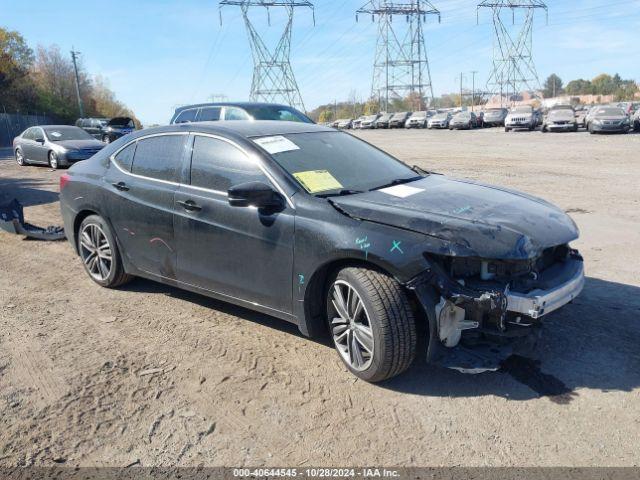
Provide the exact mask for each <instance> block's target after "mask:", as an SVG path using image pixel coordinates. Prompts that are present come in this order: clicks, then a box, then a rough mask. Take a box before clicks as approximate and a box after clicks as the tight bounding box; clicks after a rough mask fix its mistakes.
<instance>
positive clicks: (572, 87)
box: [542, 73, 640, 101]
mask: <svg viewBox="0 0 640 480" xmlns="http://www.w3.org/2000/svg"><path fill="white" fill-rule="evenodd" d="M639 91H640V89H639V88H638V84H637V83H636V82H635V81H634V80H623V79H622V77H621V76H620V75H618V74H617V73H616V74H615V75H608V74H606V73H603V74H601V75H598V76H597V77H595V78H593V79H591V80H585V79H582V78H580V79H577V80H571V81H570V82H569V83H567V84H566V85H565V84H564V82H563V81H562V79H561V78H560V77H559V76H558V75H556V74H555V73H553V74H551V75H549V77H548V78H547V80H546V81H545V82H544V86H543V89H542V93H543V95H544V96H545V98H552V97H557V96H560V95H575V96H577V95H602V96H605V95H613V96H614V99H615V100H616V101H624V100H633V99H634V96H635V94H636V93H638V92H639Z"/></svg>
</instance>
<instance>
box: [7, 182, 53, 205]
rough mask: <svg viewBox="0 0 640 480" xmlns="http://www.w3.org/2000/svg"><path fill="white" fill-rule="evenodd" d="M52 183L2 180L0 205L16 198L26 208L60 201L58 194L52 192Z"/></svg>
mask: <svg viewBox="0 0 640 480" xmlns="http://www.w3.org/2000/svg"><path fill="white" fill-rule="evenodd" d="M50 188H51V182H50V181H45V180H38V179H35V178H0V204H3V203H7V202H10V201H11V200H13V199H14V198H17V199H18V201H19V202H20V203H21V204H22V206H24V207H30V206H33V205H43V204H46V203H54V202H57V201H58V197H59V194H58V192H52V191H51V190H50Z"/></svg>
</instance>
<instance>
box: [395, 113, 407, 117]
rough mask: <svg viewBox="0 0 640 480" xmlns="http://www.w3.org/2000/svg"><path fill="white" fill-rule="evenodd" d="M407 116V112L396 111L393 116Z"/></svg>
mask: <svg viewBox="0 0 640 480" xmlns="http://www.w3.org/2000/svg"><path fill="white" fill-rule="evenodd" d="M406 116H407V112H400V113H396V114H395V115H394V116H393V118H404V117H406Z"/></svg>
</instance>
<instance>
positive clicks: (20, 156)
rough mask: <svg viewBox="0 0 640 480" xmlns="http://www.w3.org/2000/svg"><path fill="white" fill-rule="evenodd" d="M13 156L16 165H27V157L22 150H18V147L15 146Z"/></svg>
mask: <svg viewBox="0 0 640 480" xmlns="http://www.w3.org/2000/svg"><path fill="white" fill-rule="evenodd" d="M15 156H16V163H17V164H18V165H20V166H21V167H24V166H25V165H27V159H26V158H24V154H23V153H22V150H20V149H19V148H16V151H15Z"/></svg>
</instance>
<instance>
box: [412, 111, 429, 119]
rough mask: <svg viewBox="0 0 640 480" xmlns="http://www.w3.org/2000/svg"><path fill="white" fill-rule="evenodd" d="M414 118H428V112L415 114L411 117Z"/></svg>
mask: <svg viewBox="0 0 640 480" xmlns="http://www.w3.org/2000/svg"><path fill="white" fill-rule="evenodd" d="M411 116H412V117H413V118H425V117H426V116H427V112H415V113H414V114H413V115H411Z"/></svg>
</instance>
